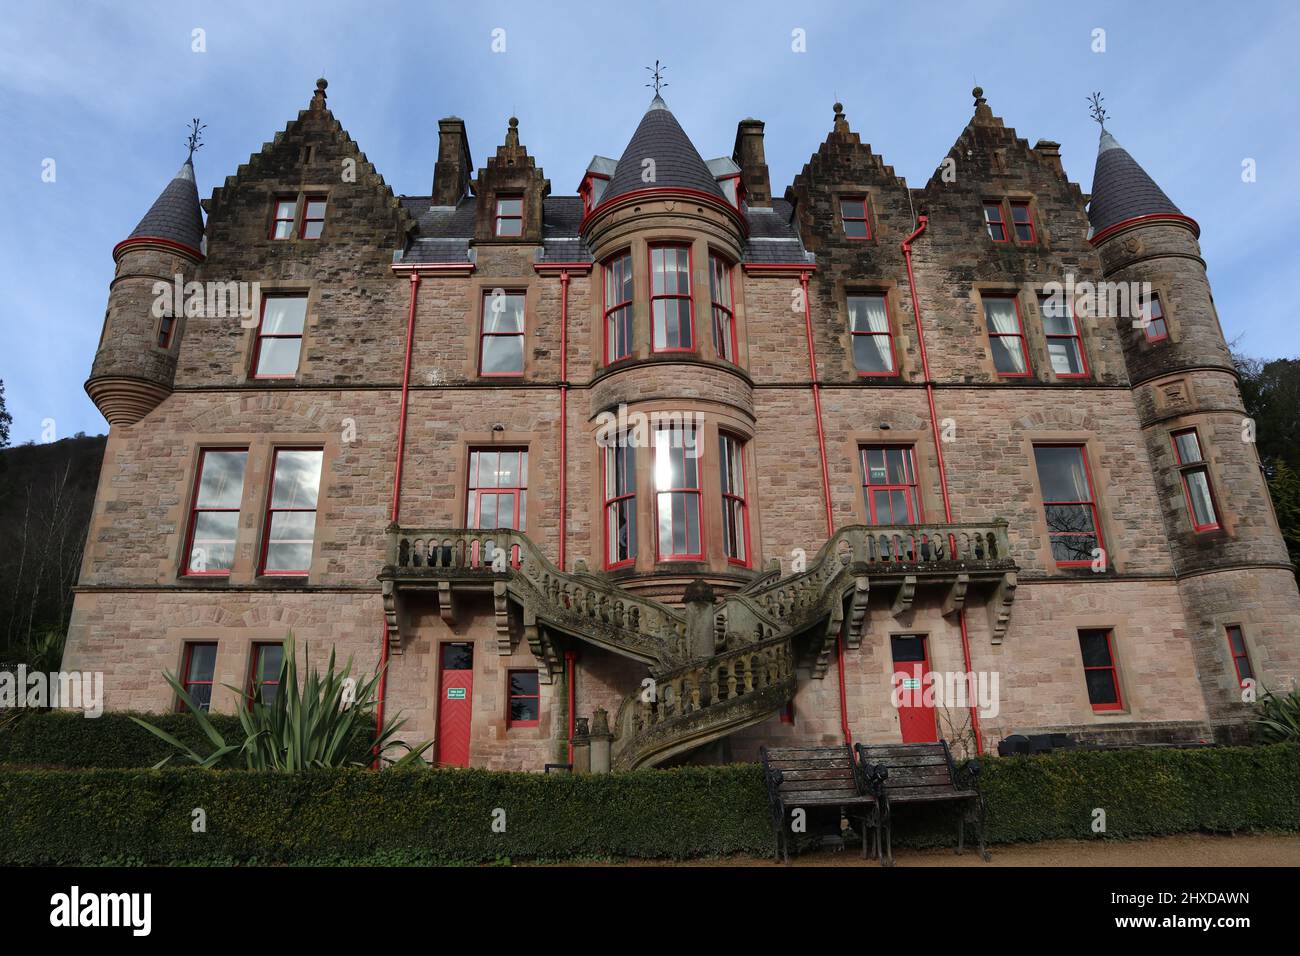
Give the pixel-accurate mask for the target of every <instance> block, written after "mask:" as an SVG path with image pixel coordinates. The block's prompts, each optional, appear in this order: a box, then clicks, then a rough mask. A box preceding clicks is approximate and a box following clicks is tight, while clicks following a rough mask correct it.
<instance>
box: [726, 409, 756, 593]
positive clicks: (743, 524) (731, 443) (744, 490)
mask: <svg viewBox="0 0 1300 956" xmlns="http://www.w3.org/2000/svg"><path fill="white" fill-rule="evenodd" d="M745 444H746V442H745V440H744V439H743V438H741V437H740V436H739V435H733V434H732V433H730V432H724V431H720V432H718V473H719V475H720V478H721V489H722V550H723V553H724V554H725V555H726V557H727V563H728V564H735V565H738V566H740V567H742V568H748V567H750V566H751V565H752V564H753V560H754V556H753V554H752V553H751V551H750V548H749V475H748V474H747V472H746V469H745ZM733 463H734V464H735V465H736V466H738V469H739V471H740V488H739V490H737V489H736V488H735V487H734V486H733V485H734V482H733V479H734V478H735V477H736V476H735V474H734V473H733V469H732V464H733ZM737 524H739V527H737ZM737 543H739V544H740V547H741V551H742V553H741V554H739V555H737V554H734V553H733V552H734V551H735V546H736V544H737Z"/></svg>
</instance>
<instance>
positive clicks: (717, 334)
mask: <svg viewBox="0 0 1300 956" xmlns="http://www.w3.org/2000/svg"><path fill="white" fill-rule="evenodd" d="M709 299H710V301H712V303H713V347H714V348H715V349H716V350H717V352H718V358H720V359H723V360H725V361H728V362H734V361H736V320H735V313H734V310H733V307H732V304H731V303H732V298H731V266H730V265H728V263H727V260H726V259H723V258H722V257H721V256H718V255H714V254H713V253H709Z"/></svg>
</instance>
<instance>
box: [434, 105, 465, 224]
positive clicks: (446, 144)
mask: <svg viewBox="0 0 1300 956" xmlns="http://www.w3.org/2000/svg"><path fill="white" fill-rule="evenodd" d="M473 172H474V161H473V160H472V159H470V156H469V139H468V137H466V135H465V121H464V120H463V119H461V118H460V117H459V116H448V117H447V118H446V119H441V120H438V162H437V164H435V165H434V167H433V203H432V204H433V205H435V206H455V205H456V204H457V203H459V202H460V201H461V200H462V199H463V198H464V197H465V192H466V190H467V189H468V188H469V180H470V176H471V175H472V174H473Z"/></svg>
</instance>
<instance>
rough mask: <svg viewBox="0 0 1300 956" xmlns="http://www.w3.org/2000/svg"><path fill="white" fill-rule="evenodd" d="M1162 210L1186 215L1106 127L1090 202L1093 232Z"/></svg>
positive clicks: (1089, 212) (1093, 179) (1098, 147)
mask: <svg viewBox="0 0 1300 956" xmlns="http://www.w3.org/2000/svg"><path fill="white" fill-rule="evenodd" d="M1160 213H1168V214H1173V215H1179V216H1180V215H1182V212H1181V211H1180V210H1179V208H1178V207H1177V206H1175V205H1174V203H1173V200H1171V199H1170V198H1169V197H1168V196H1166V195H1165V193H1164V190H1162V189H1161V188H1160V187H1159V186H1157V185H1156V183H1155V180H1153V179H1152V178H1151V177H1150V176H1148V175H1147V172H1146V170H1145V169H1143V168H1142V167H1141V166H1139V165H1138V164H1137V160H1135V159H1134V158H1133V157H1132V156H1130V155H1129V154H1128V150H1126V149H1125V148H1124V147H1123V146H1121V145H1120V144H1119V143H1118V142H1116V141H1115V137H1114V136H1111V135H1110V133H1108V132H1106V130H1104V129H1103V130H1102V131H1101V142H1100V143H1099V144H1098V146H1097V166H1096V169H1095V170H1094V171H1093V174H1092V201H1091V202H1090V203H1088V222H1089V223H1091V224H1092V232H1093V235H1096V234H1097V233H1099V232H1101V231H1102V230H1104V229H1109V228H1110V227H1111V226H1114V225H1116V224H1117V223H1121V222H1124V221H1125V220H1128V219H1134V218H1136V217H1138V216H1152V215H1157V214H1160Z"/></svg>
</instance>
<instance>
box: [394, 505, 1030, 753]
mask: <svg viewBox="0 0 1300 956" xmlns="http://www.w3.org/2000/svg"><path fill="white" fill-rule="evenodd" d="M1015 573H1016V565H1015V563H1014V561H1012V559H1011V557H1010V554H1009V545H1008V540H1007V533H1006V525H1005V523H1003V522H995V523H992V524H986V525H972V524H949V525H924V526H922V525H908V526H899V527H891V528H874V527H865V526H862V525H853V526H850V527H846V528H841V529H840V530H839V531H837V532H836V533H835V535H834V536H833V537H832V538H831V539H830V541H828V542H827V543H826V544H825V545H824V546H823V547H822V548H821V550H820V551H818V553H817V554H816V556H815V557H814V558H813V559H812V560H811V561H810V562H808V563H807V566H806V567H798V568H797V570H796V571H795V573H793V574H790V575H786V576H782V574H781V569H780V565H779V563H774V564H773V565H771V566H769V568H768V569H766V570H764V571H762V572H760V573H759V574H757V575H756V576H755V578H754V580H753V581H751V582H750V584H749V585H748V586H747V587H745V588H743V589H742V590H739V591H736V592H733V593H730V594H727V595H725V596H724V597H723V598H722V599H721V600H720V601H715V599H714V595H713V592H712V590H711V589H710V588H709V587H708V586H707V585H705V584H703V582H697V584H696V585H692V586H691V587H690V588H688V589H687V593H686V595H685V596H684V604H685V607H684V608H683V609H682V610H678V609H676V608H672V607H669V606H667V605H665V604H662V603H660V602H658V601H654V600H650V599H648V598H642V597H638V596H636V595H634V594H632V593H630V592H628V591H626V590H624V589H623V588H621V587H619V586H618V585H617V584H616V583H614V582H613V581H611V580H609V579H608V578H607V577H605V576H604V575H600V574H593V573H590V572H587V571H586V570H585V569H583V568H582V567H581V566H580V567H579V569H578V570H575V571H568V572H566V571H561V570H560V569H559V568H557V567H556V566H555V565H553V564H551V562H550V561H549V560H548V559H547V558H546V557H545V555H543V554H542V553H541V551H540V549H539V548H537V546H536V545H535V544H534V543H533V542H532V541H531V540H530V539H529V538H528V536H527V535H525V534H522V533H520V532H518V531H513V530H510V529H494V530H470V529H404V528H401V527H399V526H397V525H391V526H390V527H389V528H388V562H387V564H386V565H385V566H384V568H383V570H382V571H381V572H380V574H379V581H380V585H381V588H382V591H383V595H384V606H385V611H386V614H387V617H388V633H389V642H390V650H391V652H393V653H401V650H402V639H401V637H402V635H401V626H400V621H401V603H402V599H403V596H404V595H410V594H412V593H417V592H425V593H432V594H435V595H436V597H437V602H438V610H439V614H440V615H441V616H442V617H443V618H445V619H446V620H448V621H452V620H454V619H455V616H456V611H457V604H458V600H459V599H460V598H461V597H462V596H463V595H465V594H466V593H471V592H477V593H480V594H491V596H492V603H493V608H494V612H495V615H496V625H497V642H498V649H499V650H500V652H501V653H503V654H509V653H511V652H512V650H513V648H514V646H515V643H516V642H517V640H518V639H519V636H520V633H521V635H522V638H523V639H525V640H527V641H528V643H529V645H530V647H531V649H532V651H533V654H534V656H535V657H536V658H537V660H538V662H539V675H540V678H541V680H542V681H543V682H545V683H549V682H551V681H552V680H553V678H554V677H555V675H557V674H559V673H560V668H561V659H560V654H559V653H558V651H557V650H556V647H555V645H554V642H553V639H552V637H553V635H555V634H563V635H567V636H569V637H571V638H574V639H577V640H581V641H585V642H587V643H590V644H594V645H596V646H598V647H602V648H605V649H606V650H609V651H612V652H614V653H617V654H621V655H623V656H626V657H630V658H632V659H634V660H637V661H640V662H642V663H644V664H645V665H646V666H647V669H648V673H649V680H648V681H647V682H646V684H645V686H643V687H640V688H638V689H637V690H636V691H634V692H633V693H632V694H630V695H629V696H628V697H627V698H626V699H625V700H624V701H623V703H622V705H621V706H620V708H619V711H618V714H617V715H616V717H615V722H614V728H613V730H614V733H615V739H614V742H613V746H612V764H613V767H614V768H615V769H633V768H635V767H646V766H654V765H656V764H659V763H662V762H663V761H665V760H668V759H670V758H672V757H674V756H677V755H679V754H682V753H685V752H686V751H689V750H693V749H695V748H696V747H700V746H702V745H704V744H707V743H709V742H711V741H714V740H718V739H720V738H722V737H725V736H727V735H728V734H731V733H734V732H736V731H737V730H740V729H742V728H744V727H748V726H751V725H753V724H757V723H760V722H762V721H764V720H766V719H767V718H769V717H770V716H772V715H773V714H774V713H776V712H778V711H779V710H780V709H781V708H783V707H784V706H785V704H786V703H787V702H788V701H790V700H791V699H792V697H793V695H794V692H795V688H796V675H795V668H796V660H795V657H796V641H798V646H799V648H800V655H801V660H800V661H799V663H800V664H802V665H804V666H807V667H808V668H809V670H810V671H811V673H812V675H813V677H814V678H821V677H822V676H824V675H825V673H826V670H827V667H828V664H829V660H830V657H831V653H832V651H833V649H834V647H835V642H836V640H838V638H839V637H840V635H841V634H843V635H844V637H845V640H846V643H847V644H848V645H849V646H850V647H856V646H858V645H859V644H860V642H861V641H862V638H863V634H864V630H865V625H866V621H867V604H868V601H869V600H870V598H871V594H872V592H873V591H876V592H877V593H880V592H883V593H884V594H885V600H889V599H891V598H892V604H891V605H890V606H891V610H892V611H893V613H895V614H900V613H904V612H906V611H907V610H909V609H910V608H911V605H912V602H913V600H914V596H915V594H916V591H917V589H918V588H922V587H939V588H942V589H944V590H943V597H944V602H943V612H944V613H945V614H948V613H954V612H956V611H958V610H961V609H963V608H964V607H965V602H966V598H967V594H968V592H970V590H971V588H972V587H973V586H975V587H979V588H983V589H984V590H986V591H988V592H989V599H988V601H987V602H986V604H987V607H988V611H989V632H990V634H991V635H992V639H993V640H994V641H995V642H996V641H1000V640H1001V639H1002V635H1003V634H1004V633H1005V630H1006V623H1007V620H1008V618H1009V615H1010V606H1011V602H1012V600H1013V598H1014V593H1015ZM511 605H515V606H516V607H517V608H518V620H519V621H520V622H521V625H522V631H521V632H520V629H519V628H518V627H516V628H512V626H511V611H510V607H511Z"/></svg>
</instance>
